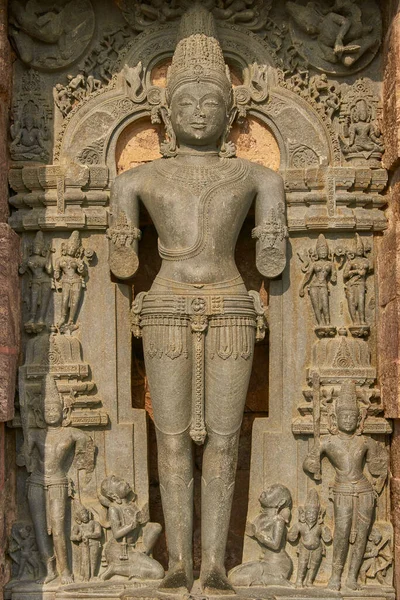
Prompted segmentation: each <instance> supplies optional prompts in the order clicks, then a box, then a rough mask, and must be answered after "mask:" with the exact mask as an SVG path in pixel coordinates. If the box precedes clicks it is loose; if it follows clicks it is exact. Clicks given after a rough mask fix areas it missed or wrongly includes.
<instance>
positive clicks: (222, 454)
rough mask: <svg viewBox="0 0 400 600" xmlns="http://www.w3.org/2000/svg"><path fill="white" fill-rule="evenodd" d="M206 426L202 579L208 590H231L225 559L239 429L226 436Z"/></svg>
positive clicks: (202, 494)
mask: <svg viewBox="0 0 400 600" xmlns="http://www.w3.org/2000/svg"><path fill="white" fill-rule="evenodd" d="M207 429H208V437H207V441H206V446H205V449H204V454H203V476H202V479H201V513H202V520H201V549H202V562H201V573H200V583H201V586H202V589H203V590H204V592H205V593H207V594H222V593H230V594H231V593H232V591H233V588H232V586H231V585H230V584H229V583H228V580H227V577H226V572H225V566H224V563H225V549H226V542H227V538H228V529H229V521H230V515H231V506H232V499H233V492H234V485H235V474H236V463H237V452H238V444H239V434H240V432H239V431H238V432H236V433H234V434H231V435H230V436H226V435H219V434H217V433H214V432H212V431H211V430H210V428H209V427H208V428H207Z"/></svg>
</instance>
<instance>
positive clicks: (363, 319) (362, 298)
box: [357, 285, 366, 325]
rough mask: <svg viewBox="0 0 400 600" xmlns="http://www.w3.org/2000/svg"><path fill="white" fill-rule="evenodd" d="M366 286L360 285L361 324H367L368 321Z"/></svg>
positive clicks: (359, 309)
mask: <svg viewBox="0 0 400 600" xmlns="http://www.w3.org/2000/svg"><path fill="white" fill-rule="evenodd" d="M365 292H366V290H365V286H364V285H360V286H359V287H358V299H357V300H358V301H357V304H358V314H359V318H360V324H361V325H366V321H365Z"/></svg>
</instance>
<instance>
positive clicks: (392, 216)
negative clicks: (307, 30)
mask: <svg viewBox="0 0 400 600" xmlns="http://www.w3.org/2000/svg"><path fill="white" fill-rule="evenodd" d="M385 8H386V15H384V20H385V21H386V24H389V25H388V31H387V35H386V39H385V47H384V82H383V134H384V137H385V154H384V166H385V167H386V168H387V169H388V170H389V182H390V185H389V190H388V198H389V204H388V211H387V216H388V219H389V227H388V230H387V231H386V232H385V233H384V234H383V236H382V238H381V239H380V240H379V243H378V285H379V305H380V306H379V329H378V357H379V364H378V367H379V376H380V383H381V392H382V400H383V403H384V407H385V416H387V417H389V418H392V419H394V421H393V423H394V433H393V437H392V442H391V471H392V478H391V483H390V485H391V504H392V522H393V526H394V536H395V539H394V544H395V546H394V561H395V587H396V592H397V593H396V596H397V597H398V598H400V6H399V2H398V1H395V0H390V1H389V2H388V3H387V4H386V6H385Z"/></svg>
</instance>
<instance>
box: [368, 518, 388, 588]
mask: <svg viewBox="0 0 400 600" xmlns="http://www.w3.org/2000/svg"><path fill="white" fill-rule="evenodd" d="M390 529H391V527H390V525H389V526H388V524H387V523H375V524H374V526H373V528H372V530H371V533H370V534H369V536H368V542H367V547H366V548H365V554H364V562H363V564H362V567H361V570H360V581H361V582H362V583H363V584H364V585H366V584H367V581H368V579H374V580H376V581H375V582H374V583H376V582H378V583H380V584H381V585H387V582H386V575H387V572H388V569H389V567H390V566H391V565H392V563H393V552H392V548H391V545H392V544H391V536H392V532H391V531H390Z"/></svg>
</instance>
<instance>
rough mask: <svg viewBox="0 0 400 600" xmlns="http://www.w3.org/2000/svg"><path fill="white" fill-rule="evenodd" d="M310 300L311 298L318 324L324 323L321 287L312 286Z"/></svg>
mask: <svg viewBox="0 0 400 600" xmlns="http://www.w3.org/2000/svg"><path fill="white" fill-rule="evenodd" d="M309 292H310V300H311V305H312V307H313V311H314V315H315V319H316V321H317V323H318V325H324V323H323V322H322V317H321V306H320V297H319V292H320V290H319V288H316V287H310V290H309Z"/></svg>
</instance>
